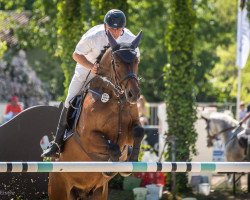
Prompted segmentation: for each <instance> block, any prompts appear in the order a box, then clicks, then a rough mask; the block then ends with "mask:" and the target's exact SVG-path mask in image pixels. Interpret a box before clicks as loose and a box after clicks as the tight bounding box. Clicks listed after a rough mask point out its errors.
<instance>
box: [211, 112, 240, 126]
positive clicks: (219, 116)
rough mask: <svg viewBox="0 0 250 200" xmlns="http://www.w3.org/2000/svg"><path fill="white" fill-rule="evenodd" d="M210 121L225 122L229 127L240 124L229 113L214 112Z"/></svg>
mask: <svg viewBox="0 0 250 200" xmlns="http://www.w3.org/2000/svg"><path fill="white" fill-rule="evenodd" d="M209 119H215V120H221V121H225V122H226V123H227V124H228V125H231V126H235V125H237V124H238V123H239V122H238V121H237V120H236V119H234V118H233V117H232V116H230V115H229V114H227V113H222V112H213V113H211V114H210V116H209Z"/></svg>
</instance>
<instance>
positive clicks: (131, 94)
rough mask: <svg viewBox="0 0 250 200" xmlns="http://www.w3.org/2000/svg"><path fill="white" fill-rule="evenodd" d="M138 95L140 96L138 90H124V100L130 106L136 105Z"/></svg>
mask: <svg viewBox="0 0 250 200" xmlns="http://www.w3.org/2000/svg"><path fill="white" fill-rule="evenodd" d="M140 95H141V92H140V89H139V88H138V89H137V90H133V89H130V90H125V96H126V99H127V101H128V102H129V103H131V104H136V103H137V100H138V99H139V98H140Z"/></svg>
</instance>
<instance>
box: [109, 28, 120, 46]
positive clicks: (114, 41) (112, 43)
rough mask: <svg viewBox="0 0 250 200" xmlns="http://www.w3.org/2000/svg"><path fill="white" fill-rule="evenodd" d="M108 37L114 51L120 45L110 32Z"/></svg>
mask: <svg viewBox="0 0 250 200" xmlns="http://www.w3.org/2000/svg"><path fill="white" fill-rule="evenodd" d="M107 36H108V40H109V45H110V47H111V49H114V48H115V47H116V46H117V45H118V43H117V42H116V40H115V38H114V37H113V36H112V35H111V33H110V32H109V31H107Z"/></svg>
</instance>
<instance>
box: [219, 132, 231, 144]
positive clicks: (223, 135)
mask: <svg viewBox="0 0 250 200" xmlns="http://www.w3.org/2000/svg"><path fill="white" fill-rule="evenodd" d="M232 136H233V133H232V131H226V132H224V133H222V138H223V140H224V141H225V143H227V142H228V141H229V140H230V138H231V137H232Z"/></svg>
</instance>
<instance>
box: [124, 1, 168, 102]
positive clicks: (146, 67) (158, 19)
mask: <svg viewBox="0 0 250 200" xmlns="http://www.w3.org/2000/svg"><path fill="white" fill-rule="evenodd" d="M165 2H166V1H164V0H159V1H151V0H142V1H132V0H128V4H129V10H128V19H129V20H128V23H127V24H128V28H129V29H130V30H131V31H132V32H133V33H135V34H137V33H138V32H139V31H140V30H142V31H143V38H142V41H141V43H140V46H139V47H140V52H141V60H140V65H139V75H140V77H141V87H142V93H143V94H144V96H145V97H146V99H147V100H148V101H150V102H158V101H163V99H164V94H163V92H162V91H163V90H164V83H163V76H162V67H163V66H164V65H165V63H166V49H165V48H164V35H165V27H164V26H163V24H165V23H166V21H167V12H166V6H165V4H166V3H165Z"/></svg>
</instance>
